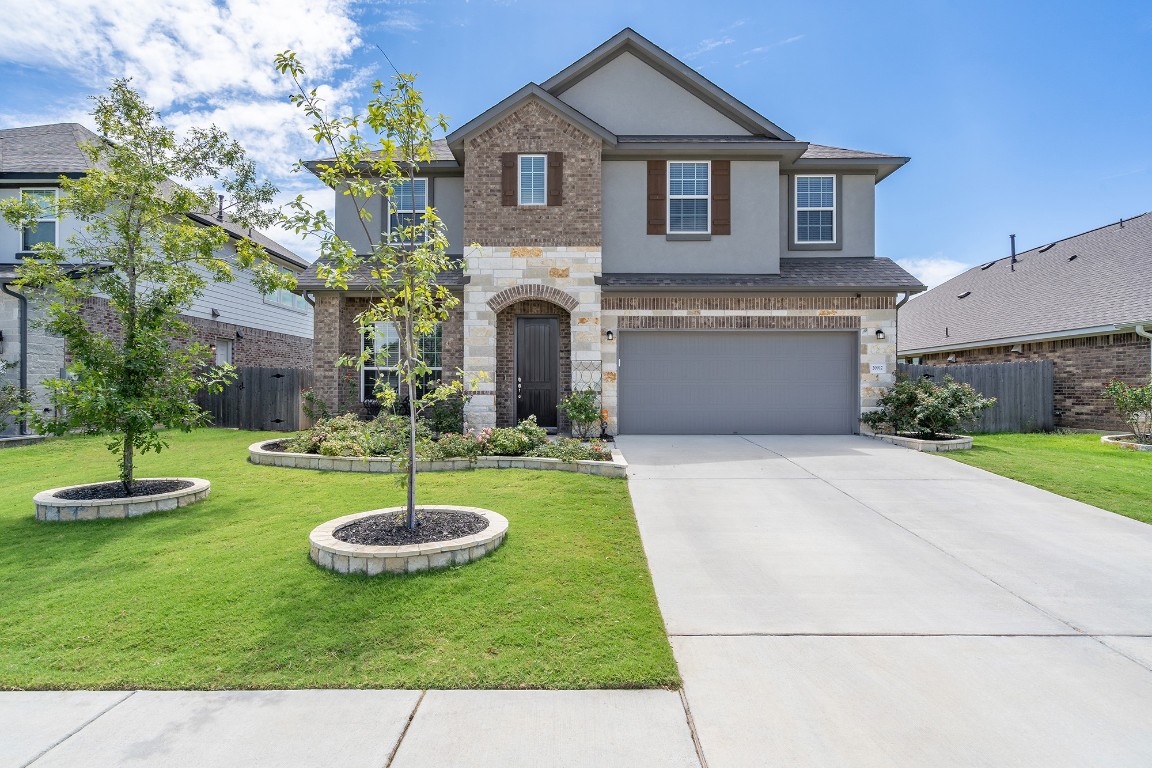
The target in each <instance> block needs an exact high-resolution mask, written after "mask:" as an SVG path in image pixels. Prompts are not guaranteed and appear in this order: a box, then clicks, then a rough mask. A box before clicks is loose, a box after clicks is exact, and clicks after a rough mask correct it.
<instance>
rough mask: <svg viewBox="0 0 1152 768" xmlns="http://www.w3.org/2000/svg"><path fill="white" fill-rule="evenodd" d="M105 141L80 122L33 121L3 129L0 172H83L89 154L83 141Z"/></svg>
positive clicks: (0, 137) (1, 132)
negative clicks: (29, 123) (86, 153)
mask: <svg viewBox="0 0 1152 768" xmlns="http://www.w3.org/2000/svg"><path fill="white" fill-rule="evenodd" d="M93 141H103V139H101V138H100V137H99V136H97V135H96V134H95V133H93V132H92V131H90V130H88V129H87V128H85V127H84V126H82V125H80V124H79V123H55V124H53V125H32V126H28V127H26V128H5V129H3V130H0V173H13V174H14V173H52V174H65V173H84V172H86V171H87V170H88V166H89V163H88V157H87V155H85V154H84V153H83V152H82V151H81V150H80V145H81V144H84V143H87V142H93Z"/></svg>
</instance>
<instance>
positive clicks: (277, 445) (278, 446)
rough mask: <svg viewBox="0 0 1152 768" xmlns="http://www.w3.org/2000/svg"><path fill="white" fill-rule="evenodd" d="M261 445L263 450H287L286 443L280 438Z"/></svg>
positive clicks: (280, 451)
mask: <svg viewBox="0 0 1152 768" xmlns="http://www.w3.org/2000/svg"><path fill="white" fill-rule="evenodd" d="M260 447H261V448H262V449H263V450H265V451H269V452H271V453H284V452H285V450H284V443H282V442H280V441H279V440H276V441H274V442H271V443H264V445H262V446H260Z"/></svg>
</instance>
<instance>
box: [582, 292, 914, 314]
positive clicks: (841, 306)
mask: <svg viewBox="0 0 1152 768" xmlns="http://www.w3.org/2000/svg"><path fill="white" fill-rule="evenodd" d="M601 305H602V306H603V308H604V309H605V310H618V311H638V310H651V311H669V312H675V311H690V310H703V311H723V312H752V311H775V312H780V311H791V312H803V311H812V310H827V309H831V310H844V311H849V310H864V309H893V308H894V307H895V306H896V304H895V300H894V299H893V297H891V296H860V297H856V296H770V295H769V296H763V295H761V296H620V295H614V294H605V295H604V296H603V298H602V299H601Z"/></svg>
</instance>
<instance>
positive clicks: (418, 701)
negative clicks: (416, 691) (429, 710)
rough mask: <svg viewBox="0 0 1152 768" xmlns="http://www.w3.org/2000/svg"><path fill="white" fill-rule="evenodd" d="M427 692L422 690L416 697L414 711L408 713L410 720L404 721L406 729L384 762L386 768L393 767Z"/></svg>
mask: <svg viewBox="0 0 1152 768" xmlns="http://www.w3.org/2000/svg"><path fill="white" fill-rule="evenodd" d="M427 694H428V691H427V690H423V691H420V698H418V699H416V705H415V706H414V707H412V712H410V713H409V715H408V721H407V722H405V723H404V729H403V730H401V731H400V736H399V737H398V738H397V739H396V745H395V746H394V747H392V751H391V752H390V753H388V762H386V763H384V768H391V766H392V762H393V761H394V760H395V759H396V753H397V752H399V751H400V745H401V744H403V743H404V737H405V736H407V735H408V729H409V728H411V727H412V721H413V720H415V719H416V711H417V710H419V709H420V705H421V704H423V703H424V697H425V696H426V695H427Z"/></svg>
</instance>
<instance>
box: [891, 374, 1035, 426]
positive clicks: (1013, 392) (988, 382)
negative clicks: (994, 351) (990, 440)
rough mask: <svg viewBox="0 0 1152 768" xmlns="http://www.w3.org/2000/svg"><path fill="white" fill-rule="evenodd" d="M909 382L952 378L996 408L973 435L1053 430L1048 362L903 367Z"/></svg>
mask: <svg viewBox="0 0 1152 768" xmlns="http://www.w3.org/2000/svg"><path fill="white" fill-rule="evenodd" d="M899 369H900V371H901V372H902V373H906V374H908V378H912V379H918V378H920V377H921V376H929V377H931V378H932V379H934V380H936V381H941V380H943V379H944V377H945V376H951V377H952V378H953V379H955V380H956V381H960V382H963V383H966V384H971V385H972V388H973V389H975V390H976V391H977V392H979V393H980V394H982V395H984V396H985V397H994V398H996V405H994V406H992V407H991V408H989V409H988V410H986V411H984V412H983V413H981V414H980V416H979V418H978V420H977V421H976V423H975V424H973V425H972V429H971V431H972V432H1046V431H1050V430H1052V429H1054V428H1055V427H1056V410H1055V409H1056V406H1055V396H1054V392H1053V388H1052V376H1053V373H1054V371H1055V367H1054V366H1053V364H1052V361H1051V360H1018V361H1016V362H1012V363H981V364H977V365H904V364H901V365H900V367H899Z"/></svg>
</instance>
